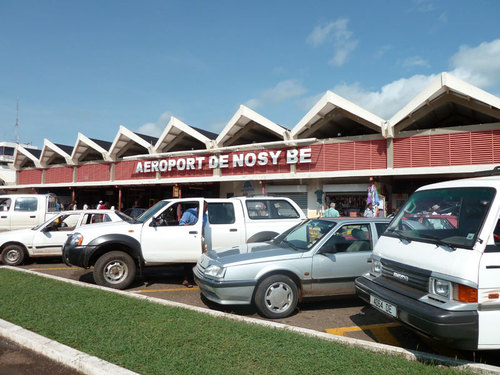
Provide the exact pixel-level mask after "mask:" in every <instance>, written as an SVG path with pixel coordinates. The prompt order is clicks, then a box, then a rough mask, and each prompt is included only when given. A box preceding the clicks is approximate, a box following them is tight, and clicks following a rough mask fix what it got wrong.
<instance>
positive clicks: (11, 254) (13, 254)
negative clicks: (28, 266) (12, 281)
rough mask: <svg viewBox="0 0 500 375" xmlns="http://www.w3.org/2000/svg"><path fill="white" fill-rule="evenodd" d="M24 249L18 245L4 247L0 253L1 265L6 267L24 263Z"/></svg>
mask: <svg viewBox="0 0 500 375" xmlns="http://www.w3.org/2000/svg"><path fill="white" fill-rule="evenodd" d="M24 256H25V254H24V249H23V248H22V247H21V246H19V245H9V246H6V247H5V249H4V250H3V252H2V263H3V264H5V265H6V266H18V265H20V264H21V263H22V262H23V261H24Z"/></svg>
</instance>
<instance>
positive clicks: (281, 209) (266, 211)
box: [246, 199, 300, 220]
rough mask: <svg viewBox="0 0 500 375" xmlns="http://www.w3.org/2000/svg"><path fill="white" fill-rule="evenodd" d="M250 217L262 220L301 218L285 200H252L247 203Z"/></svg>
mask: <svg viewBox="0 0 500 375" xmlns="http://www.w3.org/2000/svg"><path fill="white" fill-rule="evenodd" d="M246 206H247V211H248V217H249V218H250V219H252V220H262V219H264V220H265V219H297V218H299V217H300V215H299V213H298V212H297V211H296V210H295V208H294V207H293V206H292V205H291V204H290V202H287V201H286V200H284V199H252V200H247V201H246Z"/></svg>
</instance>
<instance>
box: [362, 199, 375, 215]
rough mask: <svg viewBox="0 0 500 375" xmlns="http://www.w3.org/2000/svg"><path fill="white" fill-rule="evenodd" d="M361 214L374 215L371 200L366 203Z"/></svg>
mask: <svg viewBox="0 0 500 375" xmlns="http://www.w3.org/2000/svg"><path fill="white" fill-rule="evenodd" d="M363 216H364V217H375V210H374V209H373V204H372V203H371V202H370V203H368V204H367V205H366V210H365V213H364V215H363Z"/></svg>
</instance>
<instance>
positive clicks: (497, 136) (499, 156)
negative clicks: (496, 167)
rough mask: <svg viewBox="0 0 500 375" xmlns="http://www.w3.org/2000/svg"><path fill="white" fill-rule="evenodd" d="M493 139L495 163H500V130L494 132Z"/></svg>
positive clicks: (492, 133)
mask: <svg viewBox="0 0 500 375" xmlns="http://www.w3.org/2000/svg"><path fill="white" fill-rule="evenodd" d="M491 137H492V138H491V141H492V143H493V163H500V130H493V131H492V132H491Z"/></svg>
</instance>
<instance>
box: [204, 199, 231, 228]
mask: <svg viewBox="0 0 500 375" xmlns="http://www.w3.org/2000/svg"><path fill="white" fill-rule="evenodd" d="M208 222H209V223H210V224H234V222H235V214H234V204H233V203H218V202H216V203H209V204H208Z"/></svg>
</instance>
